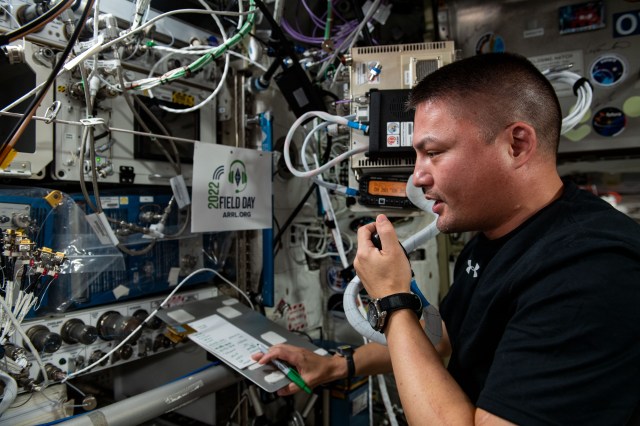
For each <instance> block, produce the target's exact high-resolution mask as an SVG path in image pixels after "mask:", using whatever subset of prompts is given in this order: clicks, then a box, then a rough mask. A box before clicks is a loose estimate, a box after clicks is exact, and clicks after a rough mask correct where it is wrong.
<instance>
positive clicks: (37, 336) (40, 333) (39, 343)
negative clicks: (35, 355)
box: [25, 325, 62, 354]
mask: <svg viewBox="0 0 640 426" xmlns="http://www.w3.org/2000/svg"><path fill="white" fill-rule="evenodd" d="M27 337H28V338H29V340H31V343H32V344H33V347H34V348H35V349H36V350H37V351H38V352H47V353H50V354H51V353H54V352H55V351H57V350H58V349H60V346H62V338H61V337H60V335H59V334H58V333H54V332H52V331H49V329H48V328H47V327H45V326H44V325H36V326H33V327H31V328H30V329H29V330H27ZM25 349H29V347H28V346H25Z"/></svg>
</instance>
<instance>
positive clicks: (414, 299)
mask: <svg viewBox="0 0 640 426" xmlns="http://www.w3.org/2000/svg"><path fill="white" fill-rule="evenodd" d="M378 303H379V304H380V310H381V311H386V312H387V315H388V314H390V313H391V312H393V311H397V310H400V309H411V310H412V311H414V312H415V313H416V315H418V318H419V317H420V314H421V310H422V302H421V301H420V298H419V297H418V296H417V295H416V294H414V293H396V294H392V295H390V296H386V297H383V298H381V299H380V300H379V302H378Z"/></svg>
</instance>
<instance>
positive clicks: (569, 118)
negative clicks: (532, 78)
mask: <svg viewBox="0 0 640 426" xmlns="http://www.w3.org/2000/svg"><path fill="white" fill-rule="evenodd" d="M542 74H543V75H544V76H545V77H547V79H548V80H549V81H550V82H552V83H556V82H557V83H562V84H566V85H568V86H570V87H571V88H572V89H573V92H574V93H575V94H576V97H577V99H576V103H575V104H574V105H573V107H571V109H570V110H569V113H568V114H567V115H566V117H564V118H563V119H562V127H561V129H560V134H561V135H564V134H565V133H567V132H568V131H569V130H571V129H573V128H574V127H575V126H576V125H578V123H580V121H581V120H582V118H583V117H584V115H585V114H586V113H587V112H588V111H589V108H590V107H591V102H592V101H593V89H592V88H591V84H590V83H589V80H587V79H586V78H583V77H582V76H581V75H579V74H576V73H574V72H571V71H566V70H562V71H556V70H553V69H548V70H544V71H542ZM581 80H582V81H581ZM576 84H577V85H578V86H577V87H576Z"/></svg>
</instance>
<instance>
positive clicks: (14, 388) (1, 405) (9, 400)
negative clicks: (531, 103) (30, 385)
mask: <svg viewBox="0 0 640 426" xmlns="http://www.w3.org/2000/svg"><path fill="white" fill-rule="evenodd" d="M0 381H2V382H4V394H3V395H2V402H0V416H2V413H4V412H5V411H7V408H9V406H10V405H11V404H13V401H15V399H16V396H18V385H17V383H16V381H15V379H14V378H13V377H11V376H10V375H9V374H7V373H5V372H4V371H2V370H0Z"/></svg>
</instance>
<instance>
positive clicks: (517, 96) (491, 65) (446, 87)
mask: <svg viewBox="0 0 640 426" xmlns="http://www.w3.org/2000/svg"><path fill="white" fill-rule="evenodd" d="M434 101H445V102H446V103H447V104H449V105H450V106H452V107H453V108H454V111H457V112H460V113H461V114H464V113H465V112H466V111H469V110H470V109H472V108H475V110H474V111H473V113H474V116H477V118H478V119H477V120H476V121H477V124H478V126H479V127H480V128H481V129H482V130H483V134H485V135H486V137H487V138H491V139H490V140H493V139H495V136H496V134H497V132H498V131H500V130H501V129H503V128H504V127H505V126H507V125H509V124H511V123H513V122H516V121H524V122H526V123H529V124H530V125H531V126H532V127H533V128H534V129H535V131H536V134H537V135H538V139H539V140H540V143H541V150H543V151H544V152H548V153H553V154H554V155H555V154H556V153H557V150H558V143H559V138H560V128H561V125H562V111H561V109H560V102H559V101H558V97H557V95H556V92H555V90H554V88H553V86H552V85H551V83H550V82H549V80H548V79H547V78H546V77H545V76H544V75H543V74H542V73H541V72H540V71H539V70H538V69H537V68H536V67H535V65H533V64H532V63H531V62H530V61H529V60H528V59H527V58H525V57H524V56H521V55H518V54H514V53H486V54H481V55H476V56H472V57H469V58H465V59H461V60H459V61H456V62H453V63H451V64H448V65H445V66H444V67H442V68H440V69H438V70H437V71H434V72H433V73H431V74H429V75H427V76H426V77H425V78H424V79H422V81H420V82H419V83H418V84H417V85H416V86H415V87H414V88H413V89H412V90H411V94H410V96H409V100H408V102H407V105H408V107H409V108H416V107H417V106H418V105H420V104H422V103H423V102H434Z"/></svg>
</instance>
